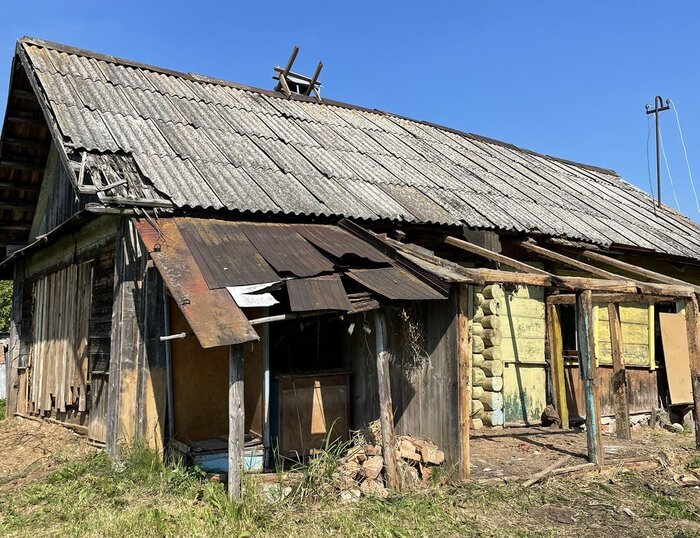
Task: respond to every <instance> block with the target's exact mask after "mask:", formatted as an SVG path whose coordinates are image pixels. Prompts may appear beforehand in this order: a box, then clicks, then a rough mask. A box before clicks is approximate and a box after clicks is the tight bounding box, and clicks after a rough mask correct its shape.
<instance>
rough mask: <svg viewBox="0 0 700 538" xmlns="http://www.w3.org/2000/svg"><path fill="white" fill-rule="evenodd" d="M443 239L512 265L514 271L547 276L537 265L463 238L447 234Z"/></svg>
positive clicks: (462, 248)
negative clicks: (533, 265)
mask: <svg viewBox="0 0 700 538" xmlns="http://www.w3.org/2000/svg"><path fill="white" fill-rule="evenodd" d="M443 241H444V242H445V243H446V244H448V245H451V246H453V247H457V248H459V249H461V250H464V251H467V252H470V253H472V254H476V255H477V256H481V257H482V258H486V259H488V260H491V261H493V262H496V263H500V264H502V265H505V266H507V267H512V268H513V269H515V270H516V271H520V272H521V273H532V274H536V275H542V276H549V273H547V271H543V270H542V269H538V268H537V267H532V266H530V265H528V264H526V263H523V262H521V261H518V260H514V259H513V258H510V257H508V256H504V255H503V254H499V253H498V252H494V251H493V250H489V249H487V248H484V247H480V246H478V245H475V244H474V243H470V242H469V241H465V240H463V239H457V238H456V237H450V236H447V237H445V238H444V239H443Z"/></svg>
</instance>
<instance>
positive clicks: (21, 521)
mask: <svg viewBox="0 0 700 538" xmlns="http://www.w3.org/2000/svg"><path fill="white" fill-rule="evenodd" d="M342 450H343V448H342V447H341V446H340V445H328V446H327V447H326V450H325V451H323V452H322V453H321V454H320V455H319V456H318V457H316V458H314V459H312V460H309V461H308V462H307V464H306V466H304V467H300V468H299V469H298V471H297V472H296V473H294V474H295V475H296V481H295V484H296V485H295V486H294V488H293V493H291V494H289V495H287V497H286V498H284V499H283V500H272V501H271V500H270V499H269V495H265V494H264V492H263V486H262V484H261V483H260V482H259V481H257V480H255V479H254V478H252V477H250V476H249V477H248V478H247V479H246V482H245V483H244V498H243V500H242V502H240V503H232V502H230V501H229V500H228V497H227V495H226V492H225V490H224V487H223V485H222V484H217V483H212V482H209V481H207V480H206V477H205V476H204V474H203V473H202V472H201V471H198V470H196V469H186V468H184V467H183V466H181V465H177V464H173V465H164V464H163V463H162V462H161V461H160V460H159V458H158V457H157V456H156V455H155V454H153V453H152V452H150V451H149V450H147V449H145V448H144V447H142V446H140V445H136V446H134V447H132V448H131V449H130V450H128V451H127V452H126V453H125V454H124V456H123V458H122V459H121V460H119V461H113V460H111V459H110V458H109V457H108V456H107V455H106V454H105V453H104V452H94V453H92V454H91V455H90V456H88V457H86V458H84V459H81V460H79V461H77V462H75V463H72V464H69V465H67V466H65V467H64V468H62V469H61V470H59V471H57V472H54V473H53V474H51V475H49V476H48V477H46V478H44V479H42V480H41V481H39V482H35V483H33V484H30V485H28V486H25V487H23V488H21V489H15V490H13V491H12V495H7V492H6V491H3V487H2V486H1V485H0V497H2V498H3V499H5V501H4V502H3V503H2V504H0V536H28V535H34V536H47V535H48V536H78V535H81V536H138V537H139V538H146V537H150V536H154V537H155V536H234V537H244V536H256V537H262V536H295V537H300V536H303V537H304V538H306V537H315V536H349V537H360V536H362V537H364V536H380V537H403V536H470V535H481V536H559V535H561V533H562V527H561V525H560V524H559V523H557V522H556V521H550V520H548V519H546V518H542V517H538V518H533V517H532V516H531V515H530V512H531V510H532V509H533V508H538V507H541V506H543V505H552V506H560V507H570V508H571V509H574V510H578V512H576V516H577V518H578V520H579V521H589V520H590V519H591V518H592V517H593V518H596V517H597V516H596V513H593V514H592V515H591V514H590V513H585V512H584V511H585V510H596V508H590V507H591V506H593V507H596V506H598V507H600V506H603V504H601V501H604V505H605V506H608V505H610V506H614V507H615V511H616V513H621V510H622V507H625V506H630V507H632V509H633V510H634V512H635V513H636V514H638V516H639V518H640V520H639V521H637V522H635V530H636V531H639V532H641V533H642V534H645V532H646V530H647V527H646V526H644V525H649V527H648V529H653V533H655V534H656V535H657V536H664V535H666V534H665V532H664V529H672V528H673V527H674V525H676V524H677V523H678V522H679V521H684V522H698V521H699V520H698V503H697V502H693V501H691V500H688V498H687V497H686V498H680V497H677V496H676V493H678V492H680V488H675V489H673V491H671V492H670V493H669V492H668V491H656V490H650V489H649V488H647V487H645V481H644V478H643V477H641V476H640V475H637V474H634V473H624V474H621V475H619V476H618V477H617V479H616V480H617V481H616V482H615V483H614V485H609V484H607V483H604V482H603V481H596V482H590V481H589V482H587V483H586V482H584V481H580V480H578V479H576V478H571V479H569V480H553V481H552V482H551V483H545V484H542V485H538V486H535V487H532V488H527V489H523V488H521V487H519V486H517V485H508V486H490V485H489V486H487V485H479V484H469V485H466V486H460V487H453V486H439V487H438V486H434V487H429V488H426V489H422V490H418V491H409V492H405V493H403V494H398V495H391V496H390V497H389V498H388V499H386V500H381V499H379V498H363V499H361V500H359V501H357V502H353V503H349V504H341V503H339V502H338V500H337V498H336V495H335V494H326V492H327V491H329V488H327V487H326V486H327V485H328V484H329V481H330V478H331V476H332V475H333V473H335V472H336V468H337V457H338V455H339V454H340V453H341V452H342ZM598 509H599V510H606V509H600V508H598ZM621 517H623V518H625V517H627V516H624V515H622V516H621ZM598 521H599V522H604V521H605V520H604V519H600V518H599V519H598ZM698 528H699V529H700V526H698ZM649 532H650V533H651V532H652V530H649ZM565 534H567V535H571V536H586V526H585V525H584V526H580V527H570V526H569V527H566V532H565ZM618 534H619V533H618ZM624 535H625V534H621V536H624ZM687 535H691V534H687Z"/></svg>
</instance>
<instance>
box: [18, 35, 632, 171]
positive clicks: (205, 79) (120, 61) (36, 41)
mask: <svg viewBox="0 0 700 538" xmlns="http://www.w3.org/2000/svg"><path fill="white" fill-rule="evenodd" d="M20 43H21V44H28V45H34V46H37V47H43V48H49V49H53V50H57V51H59V52H64V53H66V54H74V55H76V56H84V57H89V58H93V59H96V60H102V61H105V62H110V63H114V64H117V65H123V66H128V67H134V68H138V69H146V70H148V71H153V72H156V73H161V74H164V75H168V76H172V77H177V78H185V79H189V80H192V81H193V82H200V83H205V84H217V85H220V86H226V87H229V88H234V89H237V90H242V91H248V92H253V93H259V94H262V95H266V96H268V97H273V98H276V99H283V100H286V101H289V100H292V101H301V102H306V103H314V104H322V105H327V106H328V105H329V106H338V107H341V108H347V109H351V110H360V111H363V112H369V113H373V114H379V115H382V116H392V117H395V118H399V119H402V120H406V121H411V122H414V123H419V124H423V125H428V126H430V127H433V128H436V129H441V130H444V131H448V132H451V133H453V134H456V135H459V136H463V137H467V138H473V139H476V140H481V141H483V142H486V143H489V144H497V145H500V146H504V147H508V148H510V149H513V150H516V151H521V152H525V153H529V154H531V155H537V156H539V157H544V158H547V159H553V160H556V161H561V162H564V163H568V164H571V165H573V166H580V167H582V168H587V169H590V170H594V171H596V172H601V173H604V174H610V175H614V176H616V177H620V176H619V174H618V173H617V172H616V171H615V170H612V169H610V168H605V167H600V166H596V165H592V164H586V163H581V162H577V161H572V160H570V159H566V158H563V157H556V156H553V155H548V154H546V153H540V152H538V151H534V150H530V149H527V148H522V147H520V146H516V145H515V144H512V143H510V142H505V141H502V140H498V139H496V138H491V137H488V136H484V135H478V134H474V133H469V132H466V131H462V130H460V129H456V128H454V127H449V126H446V125H441V124H438V123H434V122H431V121H428V120H419V119H416V118H410V117H408V116H403V115H401V114H396V113H394V112H387V111H384V110H380V109H377V108H367V107H363V106H360V105H354V104H351V103H345V102H343V101H335V100H333V99H324V100H323V101H318V100H317V99H315V98H313V97H309V96H305V95H296V94H293V96H292V98H291V99H290V98H288V97H286V96H285V95H284V94H282V93H280V92H276V91H274V90H266V89H264V88H256V87H255V86H248V85H246V84H240V83H238V82H233V81H230V80H224V79H221V78H217V77H210V76H207V75H201V74H198V73H185V72H183V71H176V70H173V69H168V68H166V67H160V66H155V65H151V64H145V63H142V62H137V61H135V60H129V59H127V58H121V57H118V56H112V55H110V54H104V53H101V52H96V51H92V50H89V49H83V48H80V47H73V46H71V45H66V44H63V43H58V42H55V41H48V40H45V39H41V38H37V37H32V36H24V37H22V38H20V39H19V40H18V45H19V44H20Z"/></svg>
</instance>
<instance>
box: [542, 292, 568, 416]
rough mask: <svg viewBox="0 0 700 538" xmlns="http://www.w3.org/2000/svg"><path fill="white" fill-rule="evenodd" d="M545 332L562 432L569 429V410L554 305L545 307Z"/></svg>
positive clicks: (555, 401)
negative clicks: (547, 338) (547, 339)
mask: <svg viewBox="0 0 700 538" xmlns="http://www.w3.org/2000/svg"><path fill="white" fill-rule="evenodd" d="M547 331H548V336H549V357H550V360H551V371H552V387H553V389H554V404H555V405H556V408H557V413H559V420H560V421H561V428H562V430H568V429H569V408H568V406H567V405H566V381H565V379H564V349H563V348H564V344H563V339H562V335H561V322H560V320H559V310H558V308H557V306H556V305H553V304H548V305H547Z"/></svg>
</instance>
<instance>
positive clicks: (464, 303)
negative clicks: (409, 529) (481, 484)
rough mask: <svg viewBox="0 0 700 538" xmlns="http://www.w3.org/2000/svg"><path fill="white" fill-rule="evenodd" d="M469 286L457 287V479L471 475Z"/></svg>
mask: <svg viewBox="0 0 700 538" xmlns="http://www.w3.org/2000/svg"><path fill="white" fill-rule="evenodd" d="M469 293H470V290H469V286H468V285H466V284H461V285H460V286H459V298H458V303H459V312H458V322H457V331H458V333H457V334H458V341H457V401H458V406H459V413H458V419H459V479H460V480H468V479H469V475H470V474H471V465H470V462H471V452H470V447H469V435H470V427H471V414H472V413H471V411H472V342H471V338H470V336H469V325H470V321H469V314H470V308H469Z"/></svg>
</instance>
